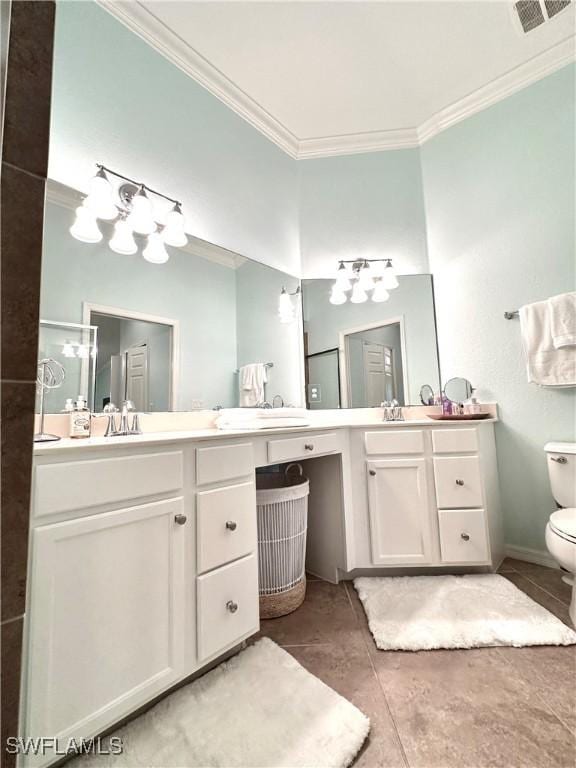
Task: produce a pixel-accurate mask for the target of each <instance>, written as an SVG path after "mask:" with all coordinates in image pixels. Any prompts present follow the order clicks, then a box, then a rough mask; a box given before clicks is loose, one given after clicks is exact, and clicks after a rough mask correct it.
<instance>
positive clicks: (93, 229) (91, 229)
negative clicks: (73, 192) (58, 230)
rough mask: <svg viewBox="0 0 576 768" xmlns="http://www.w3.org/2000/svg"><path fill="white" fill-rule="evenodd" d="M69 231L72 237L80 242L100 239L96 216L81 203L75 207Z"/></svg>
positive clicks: (94, 241)
mask: <svg viewBox="0 0 576 768" xmlns="http://www.w3.org/2000/svg"><path fill="white" fill-rule="evenodd" d="M69 231H70V234H71V235H72V237H75V238H76V240H80V241H81V242H82V243H99V242H100V240H102V232H100V230H99V229H98V224H97V223H96V217H95V216H94V214H93V213H92V211H90V210H88V208H85V207H84V206H83V205H81V206H80V207H79V208H76V219H75V220H74V224H72V226H71V227H70V230H69Z"/></svg>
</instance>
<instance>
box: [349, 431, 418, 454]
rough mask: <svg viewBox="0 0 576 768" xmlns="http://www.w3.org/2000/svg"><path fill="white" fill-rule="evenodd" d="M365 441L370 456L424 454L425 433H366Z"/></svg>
mask: <svg viewBox="0 0 576 768" xmlns="http://www.w3.org/2000/svg"><path fill="white" fill-rule="evenodd" d="M364 441H365V445H366V453H367V454H368V455H371V454H372V455H373V454H387V453H394V454H399V453H423V452H424V433H423V432H422V430H421V429H419V430H413V431H408V430H406V429H395V430H392V429H387V430H386V431H384V430H382V431H381V432H366V433H365V436H364Z"/></svg>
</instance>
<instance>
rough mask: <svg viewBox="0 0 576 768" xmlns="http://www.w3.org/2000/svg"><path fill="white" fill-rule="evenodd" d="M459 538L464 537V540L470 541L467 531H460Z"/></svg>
mask: <svg viewBox="0 0 576 768" xmlns="http://www.w3.org/2000/svg"><path fill="white" fill-rule="evenodd" d="M460 538H461V539H464V541H470V536H468V534H467V533H461V534H460Z"/></svg>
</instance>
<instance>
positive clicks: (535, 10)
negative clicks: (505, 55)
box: [513, 0, 572, 34]
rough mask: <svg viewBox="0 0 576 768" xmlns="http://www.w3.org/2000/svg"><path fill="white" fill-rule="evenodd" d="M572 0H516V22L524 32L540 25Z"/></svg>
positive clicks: (566, 6)
mask: <svg viewBox="0 0 576 768" xmlns="http://www.w3.org/2000/svg"><path fill="white" fill-rule="evenodd" d="M571 3H572V0H518V2H516V3H514V6H513V7H514V13H513V15H514V17H515V20H516V24H518V22H519V24H520V26H519V28H518V29H519V30H520V28H521V29H522V31H523V32H524V34H526V33H527V32H531V31H532V30H533V29H536V27H540V26H542V24H545V23H546V22H548V21H550V20H551V19H552V18H554V16H557V15H558V14H559V13H560V12H561V11H563V10H564V9H565V8H568V6H569V5H571Z"/></svg>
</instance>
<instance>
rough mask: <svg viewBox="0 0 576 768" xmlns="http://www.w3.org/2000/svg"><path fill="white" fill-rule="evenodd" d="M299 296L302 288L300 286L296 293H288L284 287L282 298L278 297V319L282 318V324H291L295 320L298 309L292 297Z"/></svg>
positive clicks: (281, 292)
mask: <svg viewBox="0 0 576 768" xmlns="http://www.w3.org/2000/svg"><path fill="white" fill-rule="evenodd" d="M299 295H300V286H298V288H296V290H295V291H288V290H286V287H285V286H282V290H281V291H280V296H279V297H278V317H279V318H280V322H281V323H284V324H287V323H291V322H292V321H293V320H294V319H295V317H296V307H295V305H294V304H295V302H294V301H293V300H292V297H293V296H299Z"/></svg>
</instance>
